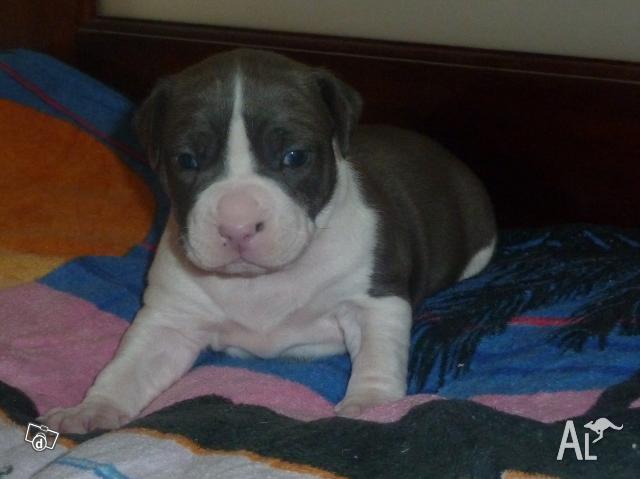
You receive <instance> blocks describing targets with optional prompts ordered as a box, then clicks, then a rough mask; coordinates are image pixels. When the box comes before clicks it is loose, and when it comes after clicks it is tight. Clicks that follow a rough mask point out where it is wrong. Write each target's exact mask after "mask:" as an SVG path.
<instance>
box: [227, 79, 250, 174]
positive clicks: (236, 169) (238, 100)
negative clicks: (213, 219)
mask: <svg viewBox="0 0 640 479" xmlns="http://www.w3.org/2000/svg"><path fill="white" fill-rule="evenodd" d="M242 107H243V95H242V77H241V76H240V75H237V76H236V79H235V84H234V95H233V113H232V115H231V121H230V123H229V138H228V139H227V161H226V176H227V178H230V179H233V178H242V177H243V176H247V175H251V174H253V172H254V161H253V155H252V153H251V144H250V143H249V137H248V136H247V129H246V128H245V124H244V119H243V118H242Z"/></svg>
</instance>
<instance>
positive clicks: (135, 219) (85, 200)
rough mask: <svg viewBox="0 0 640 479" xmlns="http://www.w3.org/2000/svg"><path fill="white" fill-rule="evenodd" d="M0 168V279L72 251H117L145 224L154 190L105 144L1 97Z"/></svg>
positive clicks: (26, 275) (29, 275)
mask: <svg viewBox="0 0 640 479" xmlns="http://www.w3.org/2000/svg"><path fill="white" fill-rule="evenodd" d="M0 171H1V172H2V174H0V252H1V258H0V286H4V285H10V284H15V283H16V282H23V281H30V280H33V279H35V278H37V277H39V276H42V275H44V274H46V273H47V272H49V271H50V270H51V269H53V268H55V267H56V266H58V265H60V264H61V263H63V262H65V261H67V260H69V259H71V258H73V257H76V256H81V255H123V254H125V253H126V252H127V251H128V250H129V249H130V248H131V247H132V246H133V245H134V244H136V243H138V242H140V241H141V240H143V239H144V237H145V235H146V234H147V232H148V230H149V228H150V227H151V221H152V218H153V213H154V209H155V200H154V197H153V194H152V193H151V191H150V190H149V188H148V187H147V185H146V184H145V182H144V180H143V179H141V178H140V177H139V176H138V175H136V174H135V173H134V172H133V171H131V170H130V169H129V168H128V167H127V166H126V165H125V164H124V163H123V162H122V161H121V160H120V159H118V157H117V156H116V155H115V154H114V153H113V152H112V151H111V150H109V148H107V147H106V146H105V145H103V144H102V143H100V142H99V141H98V140H96V139H95V138H93V137H91V136H90V135H88V134H87V133H85V132H83V131H82V130H80V129H78V128H77V127H75V126H74V125H71V124H70V123H67V122H65V121H62V120H59V119H57V118H54V117H51V116H49V115H46V114H44V113H40V112H38V111H35V110H33V109H31V108H28V107H25V106H22V105H19V104H17V103H14V102H11V101H7V100H0ZM11 253H15V254H14V255H12V254H11Z"/></svg>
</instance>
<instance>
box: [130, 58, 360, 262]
mask: <svg viewBox="0 0 640 479" xmlns="http://www.w3.org/2000/svg"><path fill="white" fill-rule="evenodd" d="M360 106H361V102H360V97H359V96H358V94H357V93H356V92H355V91H354V90H352V89H351V88H349V87H348V86H347V85H345V84H344V83H342V82H341V81H340V80H338V79H337V78H335V77H334V76H332V75H331V74H329V73H328V72H326V71H324V70H319V69H314V68H310V67H307V66H305V65H302V64H300V63H297V62H294V61H292V60H290V59H288V58H286V57H283V56H281V55H277V54H274V53H267V52H261V51H254V50H235V51H231V52H227V53H223V54H219V55H216V56H213V57H211V58H210V59H208V60H205V61H204V62H201V63H199V64H197V65H194V66H192V67H190V68H188V69H187V70H185V71H183V72H181V73H179V74H177V75H174V76H172V77H169V78H166V79H164V80H162V81H161V82H159V83H158V85H157V86H156V87H155V89H154V90H153V92H152V93H151V95H150V96H149V98H148V99H147V100H146V101H145V102H144V104H143V105H142V107H141V108H140V110H139V111H138V113H137V114H136V117H135V126H136V129H137V131H138V134H139V137H140V139H141V141H142V143H143V145H144V146H145V147H146V149H147V153H148V157H149V160H150V162H151V165H152V167H153V168H154V169H155V170H156V171H157V173H158V175H159V177H160V179H161V181H162V183H163V184H164V186H165V188H166V189H167V192H168V193H169V196H170V198H171V202H172V211H173V214H174V216H175V218H176V221H177V223H178V226H179V228H180V245H181V248H183V250H184V253H185V255H186V257H187V258H188V259H189V260H190V261H191V262H192V263H194V264H195V265H196V266H198V267H199V268H201V269H204V270H206V271H210V272H215V273H220V274H231V275H257V274H263V273H267V272H270V271H274V270H279V269H281V268H284V267H286V266H287V265H288V264H290V263H292V262H293V261H295V260H296V259H297V258H298V257H299V256H300V255H301V254H302V252H303V251H304V250H305V248H306V247H307V245H308V244H309V243H310V242H311V241H312V240H313V237H314V234H315V229H316V224H315V220H316V218H317V216H318V214H319V213H320V212H321V211H322V210H323V208H324V207H325V206H326V205H327V203H328V202H329V200H330V199H331V196H332V194H333V191H334V188H335V184H336V180H337V163H336V157H335V153H336V149H338V150H339V151H340V153H341V154H346V152H347V150H348V147H349V138H350V134H351V131H352V129H353V127H354V125H355V124H356V123H357V121H358V117H359V114H360Z"/></svg>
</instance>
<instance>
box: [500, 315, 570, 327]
mask: <svg viewBox="0 0 640 479" xmlns="http://www.w3.org/2000/svg"><path fill="white" fill-rule="evenodd" d="M575 321H576V319H575V318H574V319H569V318H545V317H536V316H518V317H516V318H513V319H512V320H511V321H509V324H512V325H514V326H538V327H558V326H567V325H568V324H571V323H573V322H575Z"/></svg>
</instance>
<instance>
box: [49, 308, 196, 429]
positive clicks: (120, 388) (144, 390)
mask: <svg viewBox="0 0 640 479" xmlns="http://www.w3.org/2000/svg"><path fill="white" fill-rule="evenodd" d="M187 323H188V324H187ZM203 336H204V337H206V336H205V335H203V334H202V331H198V328H197V327H194V324H192V322H190V321H189V319H188V318H183V317H178V316H170V315H169V314H167V313H166V312H160V311H157V310H154V309H153V308H151V307H149V306H145V307H144V308H143V309H141V310H140V312H139V313H138V316H137V317H136V319H135V321H134V322H133V324H132V325H131V327H130V328H129V329H128V330H127V332H126V334H125V335H124V336H123V338H122V342H121V343H120V347H119V348H118V351H117V353H116V355H115V357H114V359H113V360H112V361H111V362H110V363H109V364H108V365H107V366H106V368H105V369H104V370H103V371H102V372H101V373H100V374H99V375H98V377H97V378H96V380H95V383H94V385H93V386H92V387H91V388H90V389H89V391H88V392H87V396H86V397H85V399H84V400H83V401H82V402H81V403H80V404H79V405H77V406H74V407H71V408H68V409H59V408H57V409H53V410H51V411H49V412H48V413H47V415H46V416H45V417H43V418H41V421H42V422H44V423H45V424H46V425H47V426H49V427H50V428H52V429H54V430H56V431H61V432H74V433H83V432H87V431H91V430H93V429H113V428H116V427H119V426H121V425H122V424H124V423H126V422H128V421H129V420H131V419H132V418H133V417H134V416H136V415H137V414H138V413H139V412H140V411H141V410H142V409H143V408H144V407H145V406H146V405H147V404H149V402H151V400H152V399H154V398H155V397H156V396H157V395H158V394H159V393H160V392H162V391H163V390H165V389H166V388H167V387H169V386H170V385H171V384H173V383H174V382H175V381H176V380H177V379H178V378H180V377H181V376H182V375H183V374H184V373H185V372H186V371H187V370H188V369H189V368H190V367H191V365H192V364H193V362H194V360H195V358H196V356H197V354H198V352H199V351H200V350H201V349H202V347H204V346H205V343H206V341H204V340H203Z"/></svg>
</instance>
